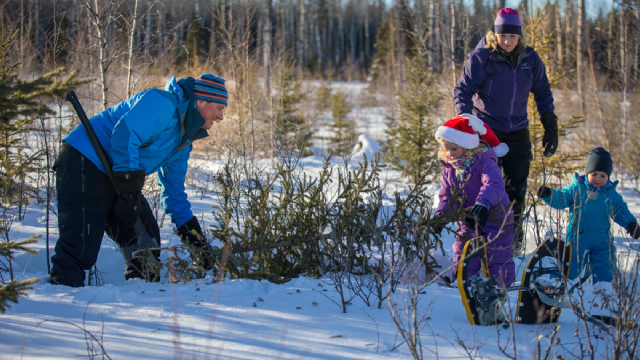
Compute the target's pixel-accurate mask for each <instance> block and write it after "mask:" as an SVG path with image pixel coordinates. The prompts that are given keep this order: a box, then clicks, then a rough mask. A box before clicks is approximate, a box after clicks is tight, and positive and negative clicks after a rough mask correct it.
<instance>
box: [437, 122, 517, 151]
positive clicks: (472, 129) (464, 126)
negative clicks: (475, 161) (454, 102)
mask: <svg viewBox="0 0 640 360" xmlns="http://www.w3.org/2000/svg"><path fill="white" fill-rule="evenodd" d="M480 137H482V140H484V141H485V142H486V143H487V144H489V146H491V147H492V148H493V151H494V152H495V153H496V156H497V157H503V156H505V155H506V154H507V152H509V147H508V146H507V144H501V143H500V140H498V137H497V136H496V134H495V133H494V132H493V130H491V128H490V127H488V126H487V124H485V123H484V122H483V121H482V120H480V119H478V118H477V117H476V116H474V115H471V114H462V115H458V116H456V117H454V118H452V119H450V120H448V121H447V122H445V123H444V125H442V126H440V127H439V128H438V130H436V139H437V140H440V139H444V140H447V141H449V142H451V143H454V144H456V145H458V146H460V147H462V148H465V149H475V148H477V147H478V146H479V145H480Z"/></svg>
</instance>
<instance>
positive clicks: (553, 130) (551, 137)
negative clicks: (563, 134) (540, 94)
mask: <svg viewBox="0 0 640 360" xmlns="http://www.w3.org/2000/svg"><path fill="white" fill-rule="evenodd" d="M540 122H542V127H544V136H543V137H542V146H543V147H544V153H543V155H544V156H545V157H551V156H553V154H555V153H556V149H558V117H556V114H554V113H552V112H546V113H544V114H542V115H540Z"/></svg>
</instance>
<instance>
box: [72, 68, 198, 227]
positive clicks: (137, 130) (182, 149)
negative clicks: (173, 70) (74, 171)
mask: <svg viewBox="0 0 640 360" xmlns="http://www.w3.org/2000/svg"><path fill="white" fill-rule="evenodd" d="M193 83H194V79H193V78H190V77H189V78H185V79H182V80H180V81H179V82H176V78H175V77H172V78H171V79H169V81H168V82H167V84H166V85H165V90H159V89H149V90H145V91H143V92H140V93H138V94H136V95H134V96H133V97H131V98H129V99H127V100H125V101H123V102H121V103H119V104H117V105H114V106H113V107H110V108H108V109H107V110H105V111H103V112H101V113H99V114H98V115H96V116H94V117H92V118H91V119H89V121H90V122H91V125H92V127H93V129H94V130H95V132H96V135H97V137H98V140H100V143H101V144H102V147H103V148H104V150H105V151H106V153H107V156H108V158H109V161H110V162H111V165H112V167H113V171H132V170H144V171H145V173H146V174H147V175H149V174H152V173H154V172H156V171H158V184H159V185H160V186H161V187H162V194H161V196H162V204H163V206H164V208H165V211H166V213H167V214H168V215H169V216H171V220H172V222H173V223H174V224H175V225H176V226H180V225H183V224H184V223H186V222H187V221H189V220H190V219H191V218H192V217H193V213H192V212H191V204H190V203H189V201H188V200H187V194H186V192H185V186H184V182H185V178H186V174H187V167H188V164H187V161H188V160H189V155H190V153H191V150H192V149H193V145H192V143H193V141H195V140H197V139H201V138H204V137H206V136H208V133H207V131H206V130H203V129H201V127H202V125H204V123H205V121H204V119H203V118H202V116H201V115H200V113H199V112H198V110H197V109H196V106H195V99H194V96H193ZM64 141H65V142H67V143H68V144H69V145H71V146H73V147H74V148H75V149H77V150H78V151H80V152H81V153H82V154H83V155H84V156H86V157H87V158H88V159H89V160H91V162H93V163H94V164H95V165H96V166H97V167H98V168H99V169H100V170H101V171H102V172H105V170H104V167H103V166H102V164H101V163H100V159H99V158H98V155H97V154H96V151H95V149H94V148H93V145H92V144H91V141H90V140H89V137H88V136H87V133H86V131H85V129H84V127H83V126H82V125H79V126H78V127H76V128H75V129H74V130H73V131H72V132H71V133H70V134H69V135H68V136H67V137H66V138H65V139H64ZM105 173H106V172H105Z"/></svg>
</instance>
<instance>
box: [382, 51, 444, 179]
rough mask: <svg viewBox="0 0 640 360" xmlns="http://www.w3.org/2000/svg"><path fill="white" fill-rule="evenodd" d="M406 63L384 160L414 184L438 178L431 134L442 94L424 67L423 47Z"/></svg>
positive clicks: (390, 125) (436, 157)
mask: <svg viewBox="0 0 640 360" xmlns="http://www.w3.org/2000/svg"><path fill="white" fill-rule="evenodd" d="M416 49H417V50H415V52H414V56H413V57H412V58H411V59H409V60H408V61H407V62H406V69H405V73H406V80H407V87H406V88H405V89H406V90H404V91H402V92H400V93H399V94H398V97H399V109H400V111H399V117H398V118H397V119H392V120H391V123H390V124H389V127H388V128H387V131H386V133H387V136H388V140H387V143H386V148H385V158H386V160H387V161H388V162H390V163H391V164H392V166H393V168H394V169H396V170H399V171H402V173H403V175H405V176H409V177H410V178H411V181H412V182H413V183H414V184H415V183H416V182H417V181H418V179H420V178H421V177H423V176H427V177H429V175H430V176H431V177H433V176H436V175H437V171H438V170H439V169H438V168H439V166H438V165H439V161H438V154H437V153H438V150H439V144H438V141H437V140H436V139H435V137H434V134H435V131H436V129H437V128H438V126H439V124H438V121H437V117H436V116H435V114H436V111H437V109H438V107H439V106H440V103H441V101H442V98H443V94H442V93H441V92H440V91H439V90H438V87H437V86H436V84H435V80H434V77H433V74H432V73H431V71H430V70H429V69H428V67H427V66H426V65H425V64H424V63H423V59H425V51H424V50H423V49H424V47H422V46H417V47H416Z"/></svg>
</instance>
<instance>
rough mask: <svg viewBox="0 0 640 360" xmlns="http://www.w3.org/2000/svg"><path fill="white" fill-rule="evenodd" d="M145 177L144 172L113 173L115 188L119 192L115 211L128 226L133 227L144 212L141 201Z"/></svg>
mask: <svg viewBox="0 0 640 360" xmlns="http://www.w3.org/2000/svg"><path fill="white" fill-rule="evenodd" d="M144 177H145V175H144V170H135V171H114V172H113V186H115V188H116V190H117V192H118V198H117V199H116V202H115V204H114V205H113V211H114V212H115V213H116V216H117V217H118V219H119V220H120V221H122V222H123V223H124V224H125V225H127V226H133V224H134V223H135V222H136V220H137V219H138V216H140V212H141V211H142V206H141V205H140V201H141V200H142V187H143V186H144Z"/></svg>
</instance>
